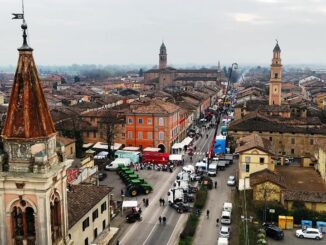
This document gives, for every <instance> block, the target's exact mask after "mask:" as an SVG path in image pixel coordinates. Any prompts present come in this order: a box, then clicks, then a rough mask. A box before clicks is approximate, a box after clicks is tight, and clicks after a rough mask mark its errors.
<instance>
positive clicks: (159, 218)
mask: <svg viewBox="0 0 326 245" xmlns="http://www.w3.org/2000/svg"><path fill="white" fill-rule="evenodd" d="M158 221H159V222H160V224H161V222H162V217H161V216H160V217H158Z"/></svg>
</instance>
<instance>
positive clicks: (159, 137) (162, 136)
mask: <svg viewBox="0 0 326 245" xmlns="http://www.w3.org/2000/svg"><path fill="white" fill-rule="evenodd" d="M158 139H159V140H164V132H159V134H158Z"/></svg>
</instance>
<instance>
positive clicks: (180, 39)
mask: <svg viewBox="0 0 326 245" xmlns="http://www.w3.org/2000/svg"><path fill="white" fill-rule="evenodd" d="M20 10H21V2H20V0H0V33H1V35H0V43H1V45H0V66H2V65H8V64H16V62H17V50H16V49H17V47H19V46H20V45H21V43H22V39H21V31H20V24H21V21H19V20H11V13H15V12H16V13H17V12H20ZM25 16H26V19H27V23H28V25H29V40H30V41H29V42H30V46H32V47H33V48H34V50H35V51H34V55H35V58H36V62H37V64H39V65H41V64H42V65H68V64H73V63H76V64H153V65H155V64H157V63H158V51H159V47H160V44H161V42H162V40H164V42H165V44H166V46H167V52H168V63H169V64H187V63H196V64H217V62H218V60H220V61H221V63H222V64H230V63H232V62H238V63H239V64H245V63H247V64H248V63H254V64H269V63H270V61H271V56H272V49H273V47H274V45H275V39H276V38H277V39H278V40H279V44H280V47H281V49H282V58H283V64H298V63H306V64H311V63H314V64H318V63H323V64H325V63H326V62H325V61H326V59H325V58H326V46H325V45H326V0H25Z"/></svg>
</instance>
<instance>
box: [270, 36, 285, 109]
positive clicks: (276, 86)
mask: <svg viewBox="0 0 326 245" xmlns="http://www.w3.org/2000/svg"><path fill="white" fill-rule="evenodd" d="M281 90H282V63H281V49H280V46H279V45H278V42H276V45H275V47H274V49H273V59H272V65H271V79H270V81H269V105H281V100H282V97H281V94H282V91H281Z"/></svg>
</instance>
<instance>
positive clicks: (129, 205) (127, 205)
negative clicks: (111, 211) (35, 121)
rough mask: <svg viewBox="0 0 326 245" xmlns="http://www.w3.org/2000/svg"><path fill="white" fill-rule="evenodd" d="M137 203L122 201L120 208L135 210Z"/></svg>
mask: <svg viewBox="0 0 326 245" xmlns="http://www.w3.org/2000/svg"><path fill="white" fill-rule="evenodd" d="M137 205H138V203H137V201H123V202H122V208H135V207H137Z"/></svg>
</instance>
